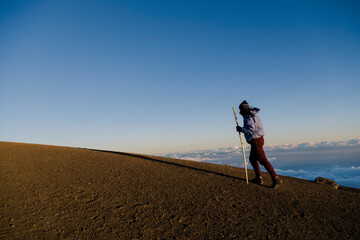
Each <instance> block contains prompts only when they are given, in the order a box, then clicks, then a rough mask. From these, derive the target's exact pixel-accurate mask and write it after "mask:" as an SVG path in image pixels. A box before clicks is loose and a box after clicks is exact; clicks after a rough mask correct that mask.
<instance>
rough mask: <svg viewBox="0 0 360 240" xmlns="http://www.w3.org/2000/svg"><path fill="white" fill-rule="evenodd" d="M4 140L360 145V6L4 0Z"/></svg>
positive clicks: (141, 148) (129, 146)
mask: <svg viewBox="0 0 360 240" xmlns="http://www.w3.org/2000/svg"><path fill="white" fill-rule="evenodd" d="M0 36H1V37H0V113H1V117H0V140H2V141H15V142H30V143H42V144H53V145H63V146H79V147H89V148H98V149H111V150H119V151H127V152H140V153H150V154H151V153H159V152H164V153H166V152H176V151H190V150H197V149H212V148H222V147H228V146H234V145H237V144H238V141H239V139H238V135H237V134H236V132H235V131H234V129H235V122H234V118H233V113H232V109H231V108H232V107H233V106H235V107H236V108H237V106H238V105H239V103H240V102H241V101H242V100H244V99H247V100H248V102H249V103H250V105H253V106H257V107H259V108H261V112H260V117H261V118H262V121H263V123H264V126H265V134H266V136H265V141H266V143H267V144H272V145H282V144H299V143H303V142H309V141H310V142H321V141H341V140H350V139H357V138H359V136H360V127H359V126H358V124H359V122H360V121H359V120H360V108H359V103H360V95H359V91H360V81H359V80H360V79H359V76H360V67H359V66H360V4H359V3H358V1H325V0H324V1H198V0H192V1H184V0H183V1H156V0H154V1H136V0H135V1H130V0H129V1H110V0H109V1H91V0H90V1H67V0H65V1H40V0H39V1H36V0H34V1H16V0H15V1H1V2H0Z"/></svg>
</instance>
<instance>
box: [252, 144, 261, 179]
mask: <svg viewBox="0 0 360 240" xmlns="http://www.w3.org/2000/svg"><path fill="white" fill-rule="evenodd" d="M253 140H254V139H253ZM253 140H251V142H250V145H251V149H250V156H249V160H250V163H251V165H252V167H253V169H254V172H255V175H256V178H260V177H261V171H260V166H259V163H258V161H257V160H258V158H259V156H258V151H257V146H256V144H255V142H254V141H253Z"/></svg>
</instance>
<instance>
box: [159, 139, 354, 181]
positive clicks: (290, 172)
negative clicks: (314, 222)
mask: <svg viewBox="0 0 360 240" xmlns="http://www.w3.org/2000/svg"><path fill="white" fill-rule="evenodd" d="M264 149H265V152H266V155H267V157H268V159H269V161H270V162H271V163H272V164H273V167H274V168H275V170H276V172H277V173H278V174H280V175H286V176H292V177H297V178H303V179H308V180H314V179H315V178H316V177H319V176H321V177H325V178H330V179H333V180H335V181H337V182H338V184H339V185H344V186H349V187H356V188H360V139H351V140H348V141H332V142H327V141H324V142H319V143H311V142H307V143H301V144H284V145H277V146H273V145H266V146H265V147H264ZM249 151H250V146H249V145H246V148H245V154H246V158H247V160H248V156H249ZM157 155H160V156H164V157H170V158H178V159H184V160H192V161H200V162H208V163H214V164H220V165H227V164H229V165H230V166H234V167H244V161H243V156H242V148H241V146H233V147H228V148H216V149H208V150H195V151H189V152H175V153H167V154H157ZM249 167H250V165H249ZM250 168H251V167H250ZM262 171H265V169H264V168H263V167H262Z"/></svg>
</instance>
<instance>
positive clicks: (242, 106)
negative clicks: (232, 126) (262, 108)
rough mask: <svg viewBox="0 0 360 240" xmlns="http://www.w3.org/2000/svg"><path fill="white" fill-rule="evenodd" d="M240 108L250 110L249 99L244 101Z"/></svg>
mask: <svg viewBox="0 0 360 240" xmlns="http://www.w3.org/2000/svg"><path fill="white" fill-rule="evenodd" d="M239 109H240V110H249V109H250V106H249V104H248V103H247V101H246V100H244V101H243V102H242V103H241V104H240V106H239Z"/></svg>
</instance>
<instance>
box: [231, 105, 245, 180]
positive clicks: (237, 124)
mask: <svg viewBox="0 0 360 240" xmlns="http://www.w3.org/2000/svg"><path fill="white" fill-rule="evenodd" d="M233 110H234V115H235V121H236V126H239V123H238V119H237V116H236V111H235V108H234V107H233ZM239 136H240V142H241V147H242V152H243V156H244V163H245V176H246V183H247V184H249V180H248V174H247V162H246V157H245V148H244V142H243V139H242V136H241V132H239Z"/></svg>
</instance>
